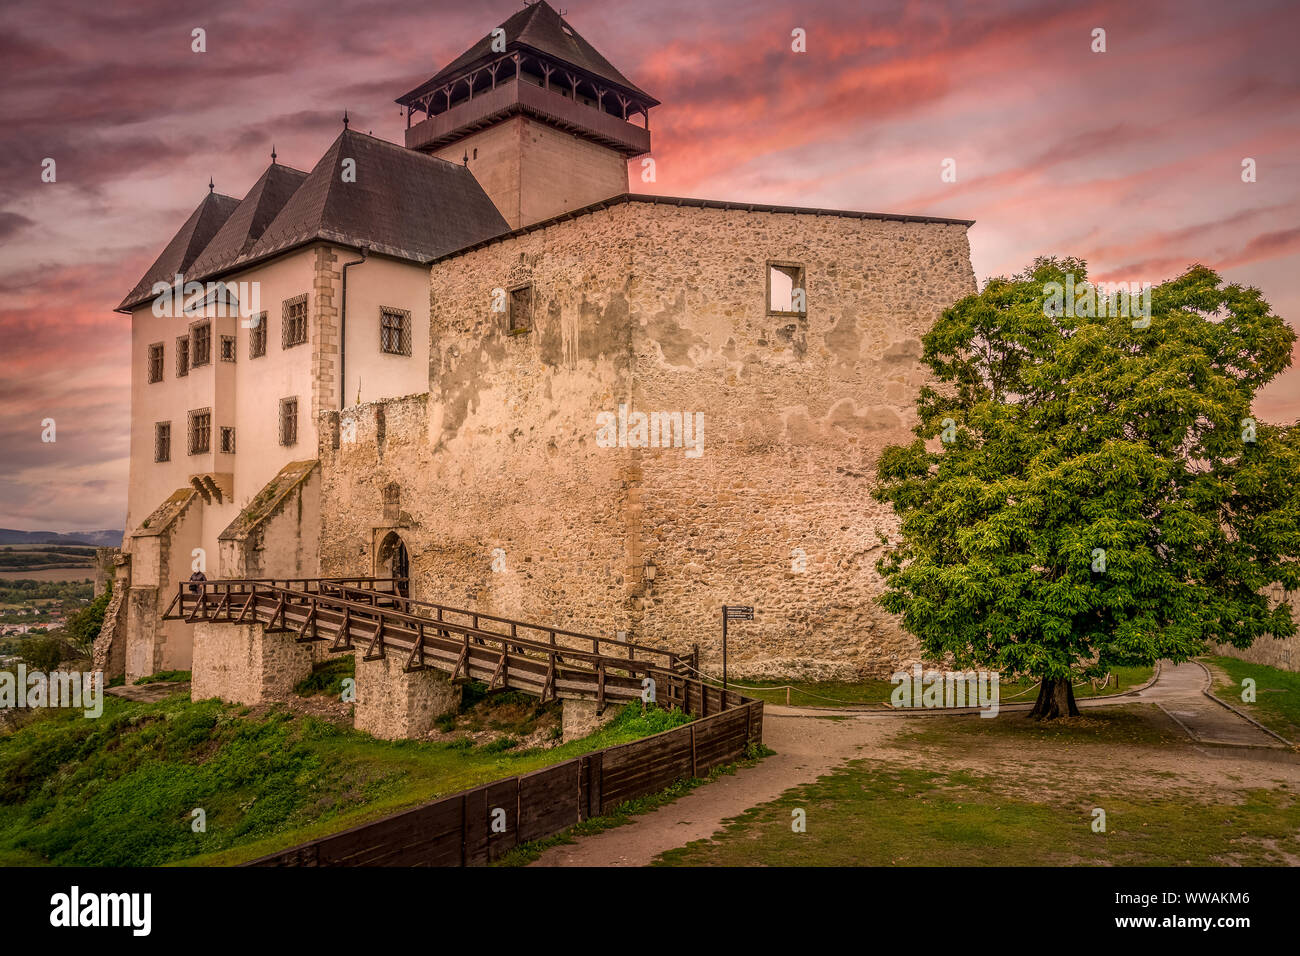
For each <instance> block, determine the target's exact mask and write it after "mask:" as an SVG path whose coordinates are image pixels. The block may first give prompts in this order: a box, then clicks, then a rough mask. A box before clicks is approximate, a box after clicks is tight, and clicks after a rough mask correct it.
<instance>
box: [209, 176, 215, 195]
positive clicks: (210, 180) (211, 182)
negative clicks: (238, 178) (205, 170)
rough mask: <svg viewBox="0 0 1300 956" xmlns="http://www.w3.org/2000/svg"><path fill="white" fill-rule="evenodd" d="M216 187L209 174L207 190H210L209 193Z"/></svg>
mask: <svg viewBox="0 0 1300 956" xmlns="http://www.w3.org/2000/svg"><path fill="white" fill-rule="evenodd" d="M216 188H217V187H216V184H215V183H213V181H212V177H211V176H209V177H208V192H210V193H211V192H214V191H215V190H216Z"/></svg>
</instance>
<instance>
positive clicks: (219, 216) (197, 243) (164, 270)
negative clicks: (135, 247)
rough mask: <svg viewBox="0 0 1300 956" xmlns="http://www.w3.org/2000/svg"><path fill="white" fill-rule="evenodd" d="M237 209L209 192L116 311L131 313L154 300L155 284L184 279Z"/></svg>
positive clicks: (235, 202) (226, 198)
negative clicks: (204, 249)
mask: <svg viewBox="0 0 1300 956" xmlns="http://www.w3.org/2000/svg"><path fill="white" fill-rule="evenodd" d="M238 205H239V200H238V199H236V198H235V197H233V196H223V195H221V194H220V193H217V192H213V191H212V190H211V189H209V191H208V194H207V195H206V196H204V197H203V201H202V202H201V203H199V205H198V208H196V209H195V210H194V212H193V213H191V214H190V218H189V219H186V220H185V225H183V226H181V228H180V231H179V232H177V233H176V235H174V236H172V240H171V242H169V243H167V248H165V249H164V250H163V251H162V254H161V255H160V256H158V258H157V259H155V260H154V263H153V265H151V266H150V267H149V268H148V270H146V271H145V274H144V275H143V276H142V277H141V278H140V281H139V282H137V283H136V284H135V288H133V289H132V290H131V291H130V292H128V293H127V296H126V298H125V299H123V300H122V304H121V305H119V306H118V307H117V308H118V310H119V311H121V310H129V309H133V308H135V307H136V306H137V305H140V304H141V303H142V302H148V301H149V300H150V299H151V298H153V286H154V283H156V282H166V283H167V284H168V285H170V284H171V283H172V282H174V281H175V279H176V276H177V275H178V274H180V275H184V274H185V271H186V270H187V269H188V268H189V267H190V265H191V264H192V263H193V262H194V260H195V259H196V258H198V256H199V253H201V252H202V251H203V248H204V247H205V246H206V245H207V244H208V243H209V242H210V241H211V240H212V237H213V236H215V235H216V234H217V231H218V230H219V229H220V228H221V227H222V225H223V224H224V223H225V222H226V220H227V219H229V218H230V216H231V214H232V213H234V211H235V208H236V207H237V206H238Z"/></svg>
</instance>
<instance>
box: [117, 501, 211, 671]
mask: <svg viewBox="0 0 1300 956" xmlns="http://www.w3.org/2000/svg"><path fill="white" fill-rule="evenodd" d="M202 540H203V499H202V498H201V497H200V496H199V494H198V492H196V491H195V490H194V489H192V488H180V489H177V490H176V491H175V492H174V493H173V494H172V495H171V496H169V497H168V498H167V500H166V501H164V502H163V503H162V504H161V505H159V506H158V507H157V508H156V509H154V511H153V512H152V513H151V514H150V515H149V517H148V518H146V519H145V520H144V521H142V522H141V523H140V527H139V528H137V529H136V530H135V531H133V532H131V534H129V535H128V536H127V541H128V543H129V545H130V561H131V564H130V578H129V580H130V593H129V595H128V596H127V598H126V601H127V609H126V616H127V629H126V633H127V637H126V650H125V654H126V660H125V665H124V666H125V670H126V679H127V680H128V681H131V680H135V679H136V678H137V677H144V676H146V675H149V674H155V673H157V672H158V671H160V670H188V669H189V668H190V665H191V662H192V657H191V653H192V640H193V639H192V636H191V633H190V625H189V624H186V623H185V622H184V621H174V620H173V621H164V620H162V615H163V613H164V612H165V611H166V610H167V607H168V605H170V604H171V602H172V600H173V599H174V598H175V597H176V593H177V592H176V587H177V584H178V583H179V582H182V581H186V580H189V576H190V573H191V572H190V568H191V567H192V562H193V554H194V551H195V549H196V548H198V547H199V546H200V543H201V542H202Z"/></svg>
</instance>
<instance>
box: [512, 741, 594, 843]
mask: <svg viewBox="0 0 1300 956" xmlns="http://www.w3.org/2000/svg"><path fill="white" fill-rule="evenodd" d="M581 769H582V766H581V761H580V760H568V761H565V762H564V763H561V764H556V765H555V766H554V767H545V768H543V769H541V770H536V771H534V772H532V773H529V774H524V775H523V776H521V777H520V778H519V842H520V843H526V842H528V841H529V840H537V839H540V838H541V837H545V836H550V835H551V834H552V833H556V832H558V831H560V830H563V829H564V828H565V827H569V826H572V825H573V824H575V823H577V822H578V821H579V819H580V818H581V817H580V814H579V812H578V808H579V795H580V792H581V786H580V782H579V773H580V772H581Z"/></svg>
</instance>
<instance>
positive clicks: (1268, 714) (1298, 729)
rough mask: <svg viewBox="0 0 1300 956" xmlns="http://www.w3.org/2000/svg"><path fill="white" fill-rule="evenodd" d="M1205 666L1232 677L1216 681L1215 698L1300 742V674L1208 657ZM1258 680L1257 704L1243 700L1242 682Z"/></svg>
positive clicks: (1227, 658) (1256, 688)
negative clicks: (1250, 679) (1251, 679)
mask: <svg viewBox="0 0 1300 956" xmlns="http://www.w3.org/2000/svg"><path fill="white" fill-rule="evenodd" d="M1203 660H1204V661H1205V663H1207V664H1210V665H1212V666H1214V667H1217V668H1218V669H1219V670H1220V671H1222V672H1223V673H1226V674H1227V675H1228V680H1223V679H1222V678H1221V677H1219V676H1218V674H1216V675H1215V679H1214V687H1213V690H1214V695H1215V696H1216V697H1219V698H1220V699H1222V700H1226V701H1227V702H1228V703H1229V704H1231V705H1232V706H1233V707H1236V708H1237V709H1238V710H1240V711H1242V712H1243V713H1247V714H1250V716H1252V717H1254V718H1255V719H1256V720H1258V721H1259V722H1260V723H1261V724H1263V725H1264V726H1265V727H1267V728H1269V730H1272V731H1273V732H1274V733H1278V734H1281V735H1282V736H1283V737H1285V738H1286V739H1287V740H1290V741H1294V742H1300V674H1298V673H1296V672H1295V671H1284V670H1279V669H1278V668H1276V667H1266V666H1265V665H1263V664H1251V663H1250V662H1248V661H1242V660H1238V659H1237V658H1235V657H1206V658H1203ZM1247 677H1251V678H1254V680H1255V702H1254V703H1246V702H1245V701H1243V700H1242V699H1241V694H1242V687H1241V682H1242V681H1243V680H1245V679H1246V678H1247Z"/></svg>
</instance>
